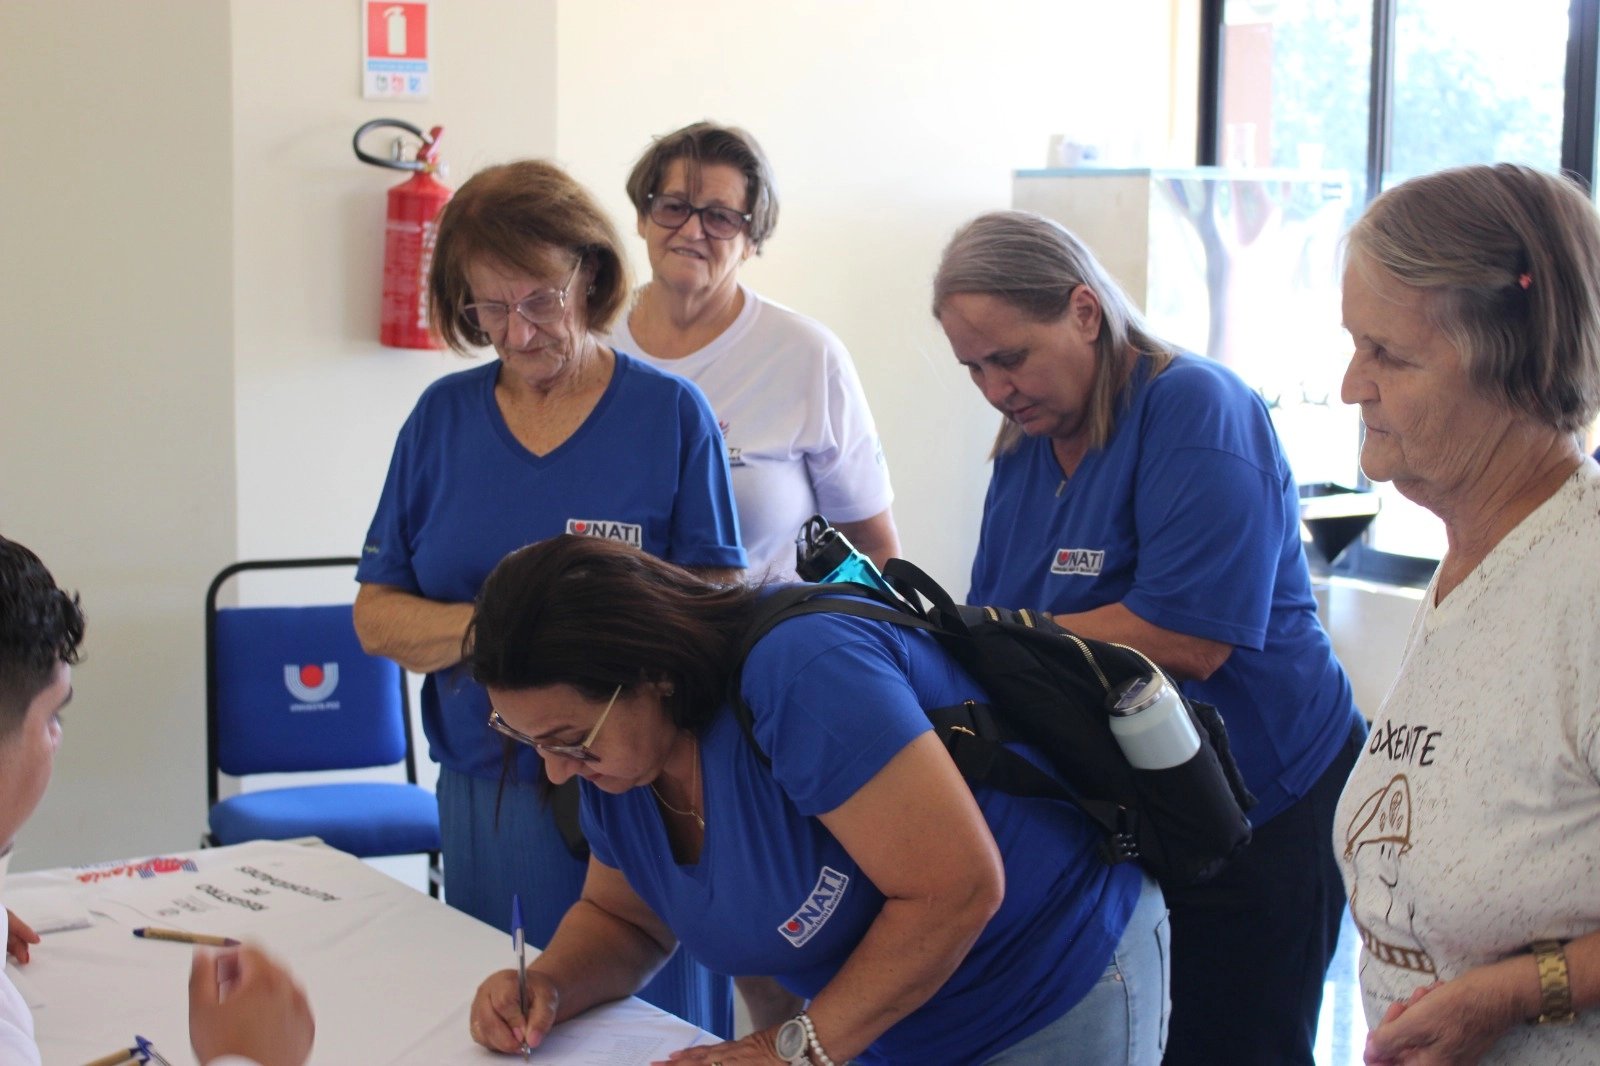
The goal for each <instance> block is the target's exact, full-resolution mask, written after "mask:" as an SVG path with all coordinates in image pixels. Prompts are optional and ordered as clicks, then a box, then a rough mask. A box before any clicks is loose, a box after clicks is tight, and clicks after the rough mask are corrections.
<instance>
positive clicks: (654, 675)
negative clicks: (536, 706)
mask: <svg viewBox="0 0 1600 1066" xmlns="http://www.w3.org/2000/svg"><path fill="white" fill-rule="evenodd" d="M760 595H761V593H760V591H759V590H757V589H755V588H752V587H750V586H746V585H731V586H729V585H716V584H712V583H711V582H708V581H706V580H704V579H703V578H701V577H699V576H697V575H695V574H692V573H690V572H689V571H687V570H684V569H682V568H681V567H677V566H674V565H672V564H671V563H668V562H663V561H662V560H660V559H657V558H656V557H655V556H653V555H647V554H645V553H644V552H642V551H639V550H638V549H636V548H630V547H628V546H627V545H625V544H619V543H617V542H615V541H608V540H602V539H600V538H598V537H584V536H575V535H571V534H564V535H562V536H559V537H553V538H551V539H550V540H545V541H540V542H539V543H537V544H531V545H529V546H528V547H526V548H522V549H519V550H518V551H515V552H512V553H511V554H510V555H508V556H506V557H505V558H504V559H502V560H501V561H500V564H499V565H498V566H496V567H495V568H494V571H493V572H492V573H490V574H489V577H488V579H487V580H486V581H485V582H484V583H483V588H482V589H481V590H480V591H479V593H478V599H477V603H476V604H475V605H474V607H473V612H472V622H471V625H470V627H469V629H468V633H467V640H468V642H469V646H470V648H471V651H470V654H469V656H468V660H467V662H468V666H469V667H470V669H471V671H472V676H473V679H474V680H476V681H477V682H478V683H479V684H481V685H483V686H485V687H486V688H500V689H528V688H538V687H541V686H544V685H571V686H572V687H573V688H575V689H577V690H578V691H579V692H581V693H583V695H584V696H585V697H587V698H588V699H591V700H604V699H606V698H607V697H609V696H610V695H611V693H612V692H613V691H615V690H616V688H617V686H618V685H621V686H622V687H623V689H624V690H625V691H631V690H632V689H633V688H634V687H636V686H638V685H640V684H644V683H647V682H660V681H666V682H670V683H671V685H672V687H673V691H674V694H673V697H672V698H671V699H669V700H667V701H666V707H667V712H668V714H670V715H671V716H672V720H673V722H674V723H675V724H676V725H678V726H680V727H682V728H685V729H690V730H696V731H698V730H699V729H702V728H703V727H704V726H705V725H706V724H707V723H708V722H710V721H711V719H712V717H713V716H715V714H716V713H717V710H718V708H720V707H721V706H722V703H723V699H724V697H725V695H726V689H727V684H728V676H729V674H730V672H731V671H732V669H733V665H734V659H735V656H736V655H737V654H738V647H739V641H740V639H741V638H742V637H743V635H744V631H745V629H746V627H747V625H748V622H749V620H750V618H751V616H752V614H753V612H754V610H755V606H756V603H757V602H758V600H759V599H760Z"/></svg>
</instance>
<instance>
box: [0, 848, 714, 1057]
mask: <svg viewBox="0 0 1600 1066" xmlns="http://www.w3.org/2000/svg"><path fill="white" fill-rule="evenodd" d="M4 901H5V903H6V905H7V906H8V907H11V908H13V909H14V910H15V911H16V913H17V914H18V916H19V917H21V918H22V919H23V920H24V921H28V922H30V924H33V923H36V922H37V923H38V924H39V925H40V926H42V927H43V928H51V927H56V928H58V930H59V931H55V932H49V933H43V928H41V930H40V931H41V933H42V934H43V942H42V943H40V944H38V945H37V946H35V947H34V948H33V949H32V953H31V954H32V958H33V961H32V962H30V963H29V964H28V965H27V966H24V967H18V966H17V965H15V964H14V963H8V964H7V973H8V974H9V976H10V977H11V979H12V980H13V981H14V982H15V983H16V985H17V988H18V989H19V990H20V991H21V992H22V995H23V997H24V999H26V1000H27V1001H28V1004H29V1006H30V1007H32V1008H33V1012H34V1022H35V1029H36V1033H37V1037H38V1040H39V1046H40V1050H41V1052H42V1055H43V1060H44V1064H45V1066H81V1064H82V1063H85V1062H88V1061H90V1060H92V1059H94V1058H97V1057H99V1056H101V1055H104V1054H106V1053H107V1052H109V1051H111V1050H113V1049H115V1048H118V1047H127V1046H128V1045H129V1044H130V1043H131V1042H132V1037H133V1036H134V1034H139V1035H142V1036H145V1037H148V1038H149V1039H150V1040H151V1041H152V1042H153V1043H154V1045H155V1046H156V1048H157V1049H158V1050H159V1051H160V1052H161V1053H162V1054H163V1055H164V1056H165V1057H166V1058H167V1059H169V1060H170V1061H171V1062H172V1063H173V1066H194V1063H195V1059H194V1057H193V1054H192V1052H190V1050H189V1036H188V1033H189V1030H188V982H189V966H190V958H191V953H192V949H191V948H190V947H189V946H188V945H185V944H176V943H169V942H162V941H153V940H144V939H140V938H137V937H134V936H133V935H131V934H132V930H133V929H134V928H137V927H139V926H158V927H164V928H172V929H182V930H185V931H188V932H195V933H210V934H214V935H221V936H232V937H237V938H239V939H241V940H245V941H248V942H252V943H255V944H259V945H260V946H262V947H263V948H265V949H266V950H267V951H268V952H270V953H271V954H272V955H274V956H276V957H277V958H278V959H279V960H281V961H283V962H284V963H286V964H287V965H288V966H289V967H290V968H291V969H292V970H293V971H294V973H295V976H296V977H297V978H298V979H299V980H300V981H301V983H302V984H303V985H304V986H305V988H306V992H307V994H308V996H309V997H310V1000H311V1005H312V1010H313V1011H314V1012H315V1014H316V1018H317V1038H316V1045H315V1048H314V1050H313V1051H312V1055H311V1063H312V1064H313V1066H368V1064H373V1066H377V1064H394V1066H424V1064H427V1066H451V1064H454V1063H489V1062H496V1061H500V1062H507V1061H520V1056H517V1057H516V1058H515V1059H507V1058H506V1057H504V1056H500V1055H496V1054H495V1053H493V1052H490V1051H488V1050H486V1049H484V1048H481V1047H478V1046H477V1045H475V1044H473V1043H472V1042H471V1041H470V1039H469V1038H468V1036H467V1010H468V1007H469V1006H470V1004H471V1002H472V996H473V993H474V991H475V990H476V989H477V986H478V983H479V982H480V981H482V980H483V978H485V977H486V976H488V975H489V974H490V973H491V972H493V971H494V970H498V969H505V968H506V967H507V966H509V965H511V962H512V954H511V942H510V938H509V937H508V936H506V935H505V934H504V933H502V932H500V931H499V930H496V929H493V928H490V927H489V926H487V925H484V924H483V923H482V922H479V921H477V920H476V919H473V918H470V917H468V916H467V915H465V914H462V913H461V912H460V911H456V910H454V909H452V908H450V907H448V906H445V905H444V904H442V903H440V902H438V901H437V900H433V899H430V898H429V897H427V896H425V895H423V894H422V893H420V892H417V891H416V890H414V889H412V888H410V887H408V886H406V885H403V884H401V883H400V882H398V881H395V880H394V879H393V878H390V877H388V876H387V875H385V874H383V873H381V872H379V871H377V870H374V869H372V868H371V867H369V866H367V865H366V864H364V863H362V862H361V861H360V860H358V859H355V858H353V857H352V856H349V855H346V854H344V853H342V852H339V851H335V850H334V849H332V848H329V847H326V846H324V845H321V843H320V842H315V843H314V846H307V845H304V844H300V843H283V842H273V841H256V842H253V843H249V844H240V845H236V846H234V847H227V848H213V849H206V850H202V851H196V852H187V853H182V854H178V855H172V856H164V857H158V858H153V859H144V860H133V861H129V862H122V863H109V864H103V865H100V866H94V867H79V868H73V869H60V870H48V871H40V872H36V873H28V874H17V875H14V876H12V877H11V878H10V879H9V881H8V882H7V883H6V886H5V896H4ZM61 927H67V928H61ZM535 954H536V952H534V951H533V950H532V949H529V955H530V957H532V956H533V955H535ZM710 1039H713V1038H711V1037H710V1036H709V1035H707V1034H704V1033H702V1032H701V1031H700V1030H699V1029H697V1028H696V1027H694V1026H692V1025H690V1024H689V1023H688V1022H684V1021H681V1020H680V1019H677V1018H674V1017H672V1016H671V1015H669V1014H666V1013H665V1012H663V1011H661V1010H658V1009H657V1008H655V1007H652V1006H650V1005H648V1004H645V1003H643V1002H642V1001H640V1000H637V999H630V1000H624V1001H621V1002H618V1003H613V1004H608V1005H606V1006H604V1007H599V1008H596V1009H595V1010H593V1011H590V1012H588V1013H586V1014H585V1015H583V1016H581V1017H579V1018H575V1019H573V1020H572V1021H570V1022H568V1023H566V1024H564V1025H562V1026H561V1027H559V1028H558V1029H556V1030H555V1031H554V1032H552V1033H551V1034H550V1038H549V1039H548V1040H547V1041H546V1043H545V1046H544V1047H542V1048H540V1049H539V1050H538V1051H537V1052H536V1053H535V1055H534V1061H535V1062H543V1063H572V1064H581V1066H641V1064H643V1063H647V1062H649V1061H651V1060H652V1059H659V1058H664V1057H665V1056H666V1053H667V1052H668V1051H670V1050H672V1049H674V1048H680V1047H687V1046H689V1045H691V1044H694V1043H697V1042H702V1041H706V1040H710Z"/></svg>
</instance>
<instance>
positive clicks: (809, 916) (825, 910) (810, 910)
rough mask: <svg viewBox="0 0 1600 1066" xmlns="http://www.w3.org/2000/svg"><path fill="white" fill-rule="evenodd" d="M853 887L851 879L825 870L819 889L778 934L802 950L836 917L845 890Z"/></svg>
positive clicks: (782, 926) (831, 870)
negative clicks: (835, 913) (834, 913)
mask: <svg viewBox="0 0 1600 1066" xmlns="http://www.w3.org/2000/svg"><path fill="white" fill-rule="evenodd" d="M849 884H850V875H849V874H842V873H840V872H839V871H838V870H835V869H834V868H833V867H831V866H824V867H823V868H822V872H821V873H820V874H818V875H817V884H816V887H815V888H813V889H812V890H811V894H810V895H809V896H807V897H806V901H805V903H804V904H802V905H801V907H800V909H799V910H797V911H795V912H794V913H793V914H791V915H790V916H789V920H788V921H786V922H784V923H783V924H782V925H780V926H778V932H780V933H782V934H783V938H784V939H785V940H787V941H788V942H789V943H791V944H793V945H794V946H795V947H797V948H798V947H801V946H803V945H804V944H805V942H806V941H807V940H810V939H811V938H812V937H813V936H815V935H816V933H817V930H819V929H821V928H822V927H823V926H824V925H826V924H828V919H829V918H831V917H833V912H834V911H835V910H836V909H837V908H838V906H839V901H840V900H841V899H843V898H844V890H845V888H847V887H848V886H849Z"/></svg>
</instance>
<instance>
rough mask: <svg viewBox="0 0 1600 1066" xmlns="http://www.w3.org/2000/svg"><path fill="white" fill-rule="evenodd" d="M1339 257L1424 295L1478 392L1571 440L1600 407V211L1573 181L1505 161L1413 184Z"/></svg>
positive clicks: (1375, 207) (1379, 206) (1390, 194)
mask: <svg viewBox="0 0 1600 1066" xmlns="http://www.w3.org/2000/svg"><path fill="white" fill-rule="evenodd" d="M1347 250H1348V252H1349V254H1350V255H1352V256H1356V257H1359V258H1357V259H1355V260H1354V261H1355V263H1356V266H1357V268H1358V269H1363V268H1365V267H1368V266H1375V267H1377V268H1378V269H1380V270H1381V271H1383V272H1384V273H1386V274H1388V275H1390V276H1391V277H1392V278H1394V279H1395V280H1397V281H1399V282H1400V283H1401V284H1403V285H1407V286H1409V287H1411V288H1414V289H1419V290H1421V291H1422V292H1423V294H1424V299H1425V302H1424V307H1425V308H1426V313H1427V314H1428V316H1429V318H1430V320H1431V321H1432V323H1433V325H1434V326H1435V327H1436V328H1438V329H1439V330H1440V331H1442V332H1443V333H1444V334H1445V336H1446V337H1448V338H1449V339H1450V341H1451V343H1452V344H1454V345H1455V347H1456V348H1457V350H1459V351H1460V352H1461V357H1462V360H1463V363H1464V366H1465V369H1466V372H1467V377H1468V380H1470V381H1471V382H1472V383H1473V385H1474V386H1476V387H1477V388H1478V389H1479V390H1481V391H1482V392H1483V394H1484V395H1485V396H1488V397H1491V398H1493V399H1495V400H1498V401H1499V402H1501V403H1503V404H1504V405H1505V406H1506V407H1508V408H1510V409H1512V410H1515V411H1519V412H1521V413H1522V414H1524V415H1527V416H1529V417H1531V418H1533V419H1536V420H1537V421H1539V422H1541V423H1543V424H1545V425H1548V426H1551V427H1553V428H1555V429H1558V430H1561V431H1563V432H1568V433H1579V432H1582V431H1583V430H1584V428H1585V427H1587V426H1588V425H1589V423H1591V422H1592V421H1593V420H1594V417H1595V414H1596V412H1597V411H1600V215H1597V214H1596V211H1595V207H1594V205H1593V204H1592V203H1590V201H1589V198H1588V196H1587V195H1586V194H1585V193H1584V192H1583V190H1582V189H1580V188H1579V187H1578V186H1577V185H1576V184H1574V183H1573V182H1571V181H1569V180H1567V179H1566V178H1563V177H1559V176H1557V175H1554V174H1547V173H1544V172H1543V171H1539V170H1534V169H1532V168H1531V167H1524V166H1516V165H1514V164H1510V163H1500V164H1497V165H1495V166H1470V167H1457V168H1455V169H1452V170H1441V171H1439V172H1438V173H1435V174H1427V175H1424V176H1422V177H1420V178H1412V179H1411V180H1410V181H1406V182H1403V183H1401V184H1400V185H1396V186H1395V187H1394V188H1392V189H1390V190H1388V191H1387V192H1385V193H1384V194H1383V195H1381V196H1379V197H1378V198H1377V199H1376V200H1374V201H1373V202H1372V205H1371V206H1370V207H1368V208H1367V210H1366V213H1365V214H1363V215H1362V216H1361V219H1360V220H1359V221H1358V222H1357V223H1356V224H1355V226H1354V227H1353V228H1352V229H1351V231H1350V233H1349V236H1348V237H1347Z"/></svg>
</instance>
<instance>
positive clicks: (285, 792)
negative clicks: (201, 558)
mask: <svg viewBox="0 0 1600 1066" xmlns="http://www.w3.org/2000/svg"><path fill="white" fill-rule="evenodd" d="M357 562H359V560H358V559H355V558H322V559H274V560H262V561H257V562H243V563H235V564H234V565H232V566H229V567H227V568H226V569H224V570H223V571H222V572H221V573H219V574H218V575H217V576H216V578H215V579H214V580H213V581H212V582H211V587H210V588H209V589H208V590H207V591H206V757H207V762H208V764H209V767H208V769H209V776H208V780H209V799H210V804H209V810H210V819H209V826H210V832H209V833H208V834H207V836H206V839H205V841H204V842H205V843H206V844H209V845H226V844H238V843H242V842H244V841H247V840H289V839H293V838H295V837H305V836H316V837H321V838H322V840H323V841H324V842H326V843H327V844H329V845H330V846H332V847H335V848H338V849H339V850H340V851H345V852H349V853H350V854H352V855H354V856H356V857H357V858H362V859H368V858H377V857H380V856H386V855H410V854H416V853H426V854H427V856H428V892H429V894H430V895H432V896H435V897H437V896H438V894H439V882H440V871H439V851H440V847H441V844H440V839H439V808H438V804H437V802H436V801H435V799H434V796H433V794H432V793H431V792H429V791H427V790H426V789H423V788H420V787H419V786H418V785H417V763H416V755H415V753H414V751H413V748H412V739H411V700H410V695H409V693H408V691H407V687H406V682H405V672H404V671H403V670H401V669H400V667H399V666H398V665H397V664H396V663H394V662H393V661H391V660H389V659H383V658H379V657H377V656H374V655H368V654H367V653H366V652H365V651H363V650H362V648H361V642H360V640H359V639H358V638H357V637H356V631H355V624H354V622H353V620H352V617H351V608H350V605H349V604H339V605H334V606H314V607H224V608H221V609H220V610H219V609H218V607H217V592H218V590H219V589H220V588H221V587H222V585H223V583H224V582H226V581H227V580H228V579H229V578H231V577H233V576H234V575H235V574H238V573H241V572H245V571H251V570H290V569H304V568H311V567H328V566H354V565H355V564H356V563H357ZM401 761H404V763H405V769H406V783H405V784H401V783H399V782H393V783H386V782H359V783H338V784H320V785H318V784H311V785H301V786H297V787H292V788H275V789H266V790H262V791H257V792H245V793H243V794H241V795H237V796H232V797H230V798H228V799H225V800H222V801H221V802H218V800H217V793H218V781H219V776H220V775H221V774H228V775H230V776H233V777H246V776H249V775H251V774H265V773H301V772H308V771H318V770H353V769H361V768H367V767H374V766H393V765H396V764H398V763H400V762H401Z"/></svg>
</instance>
